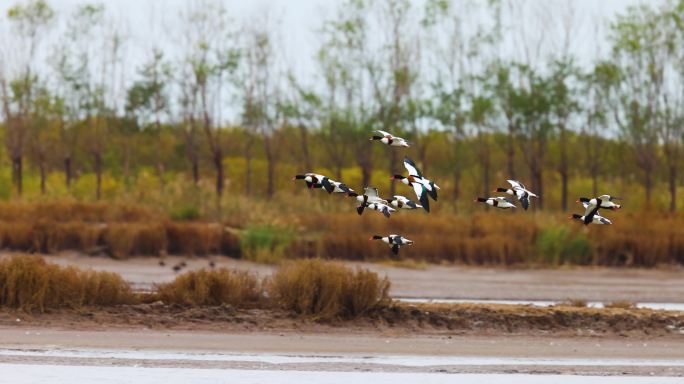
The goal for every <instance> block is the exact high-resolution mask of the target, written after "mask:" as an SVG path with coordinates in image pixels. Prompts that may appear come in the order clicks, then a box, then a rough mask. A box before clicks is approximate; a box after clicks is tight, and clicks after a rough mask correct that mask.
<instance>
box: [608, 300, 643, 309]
mask: <svg viewBox="0 0 684 384" xmlns="http://www.w3.org/2000/svg"><path fill="white" fill-rule="evenodd" d="M603 307H604V308H617V309H634V308H636V307H637V306H636V304H635V303H633V302H631V301H624V300H618V301H612V302H610V303H603Z"/></svg>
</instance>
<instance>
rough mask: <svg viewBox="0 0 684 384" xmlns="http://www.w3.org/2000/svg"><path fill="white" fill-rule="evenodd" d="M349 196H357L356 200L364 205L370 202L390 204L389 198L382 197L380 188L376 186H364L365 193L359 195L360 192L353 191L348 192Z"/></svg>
mask: <svg viewBox="0 0 684 384" xmlns="http://www.w3.org/2000/svg"><path fill="white" fill-rule="evenodd" d="M347 196H349V197H354V198H356V201H358V202H359V203H360V204H362V205H366V204H369V203H381V204H385V205H387V204H389V203H388V202H387V200H385V199H383V198H381V197H380V193H379V192H378V189H377V188H374V187H366V188H364V189H363V195H359V194H358V193H356V192H354V191H351V192H349V193H348V194H347Z"/></svg>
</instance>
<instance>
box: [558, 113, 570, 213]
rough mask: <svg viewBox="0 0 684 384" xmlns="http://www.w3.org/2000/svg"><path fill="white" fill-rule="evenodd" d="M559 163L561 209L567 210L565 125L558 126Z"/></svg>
mask: <svg viewBox="0 0 684 384" xmlns="http://www.w3.org/2000/svg"><path fill="white" fill-rule="evenodd" d="M559 144H560V164H559V165H558V173H559V174H560V177H561V209H562V210H563V212H566V211H567V210H568V151H567V142H566V131H565V125H563V124H561V127H560V143H559Z"/></svg>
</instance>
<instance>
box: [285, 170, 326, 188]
mask: <svg viewBox="0 0 684 384" xmlns="http://www.w3.org/2000/svg"><path fill="white" fill-rule="evenodd" d="M327 178H328V177H327V176H323V175H319V174H317V173H311V172H309V173H305V174H303V175H295V177H293V178H292V180H304V181H305V182H306V186H307V187H308V188H309V189H313V188H323V179H327Z"/></svg>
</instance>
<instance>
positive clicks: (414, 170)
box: [404, 156, 423, 177]
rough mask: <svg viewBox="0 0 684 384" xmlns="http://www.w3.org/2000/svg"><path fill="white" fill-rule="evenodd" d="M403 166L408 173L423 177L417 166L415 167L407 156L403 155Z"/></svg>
mask: <svg viewBox="0 0 684 384" xmlns="http://www.w3.org/2000/svg"><path fill="white" fill-rule="evenodd" d="M404 167H405V168H406V170H407V171H408V173H409V175H411V176H418V177H423V175H422V174H421V173H420V170H419V169H418V167H416V164H415V163H414V162H413V160H411V158H410V157H408V156H406V157H404Z"/></svg>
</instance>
